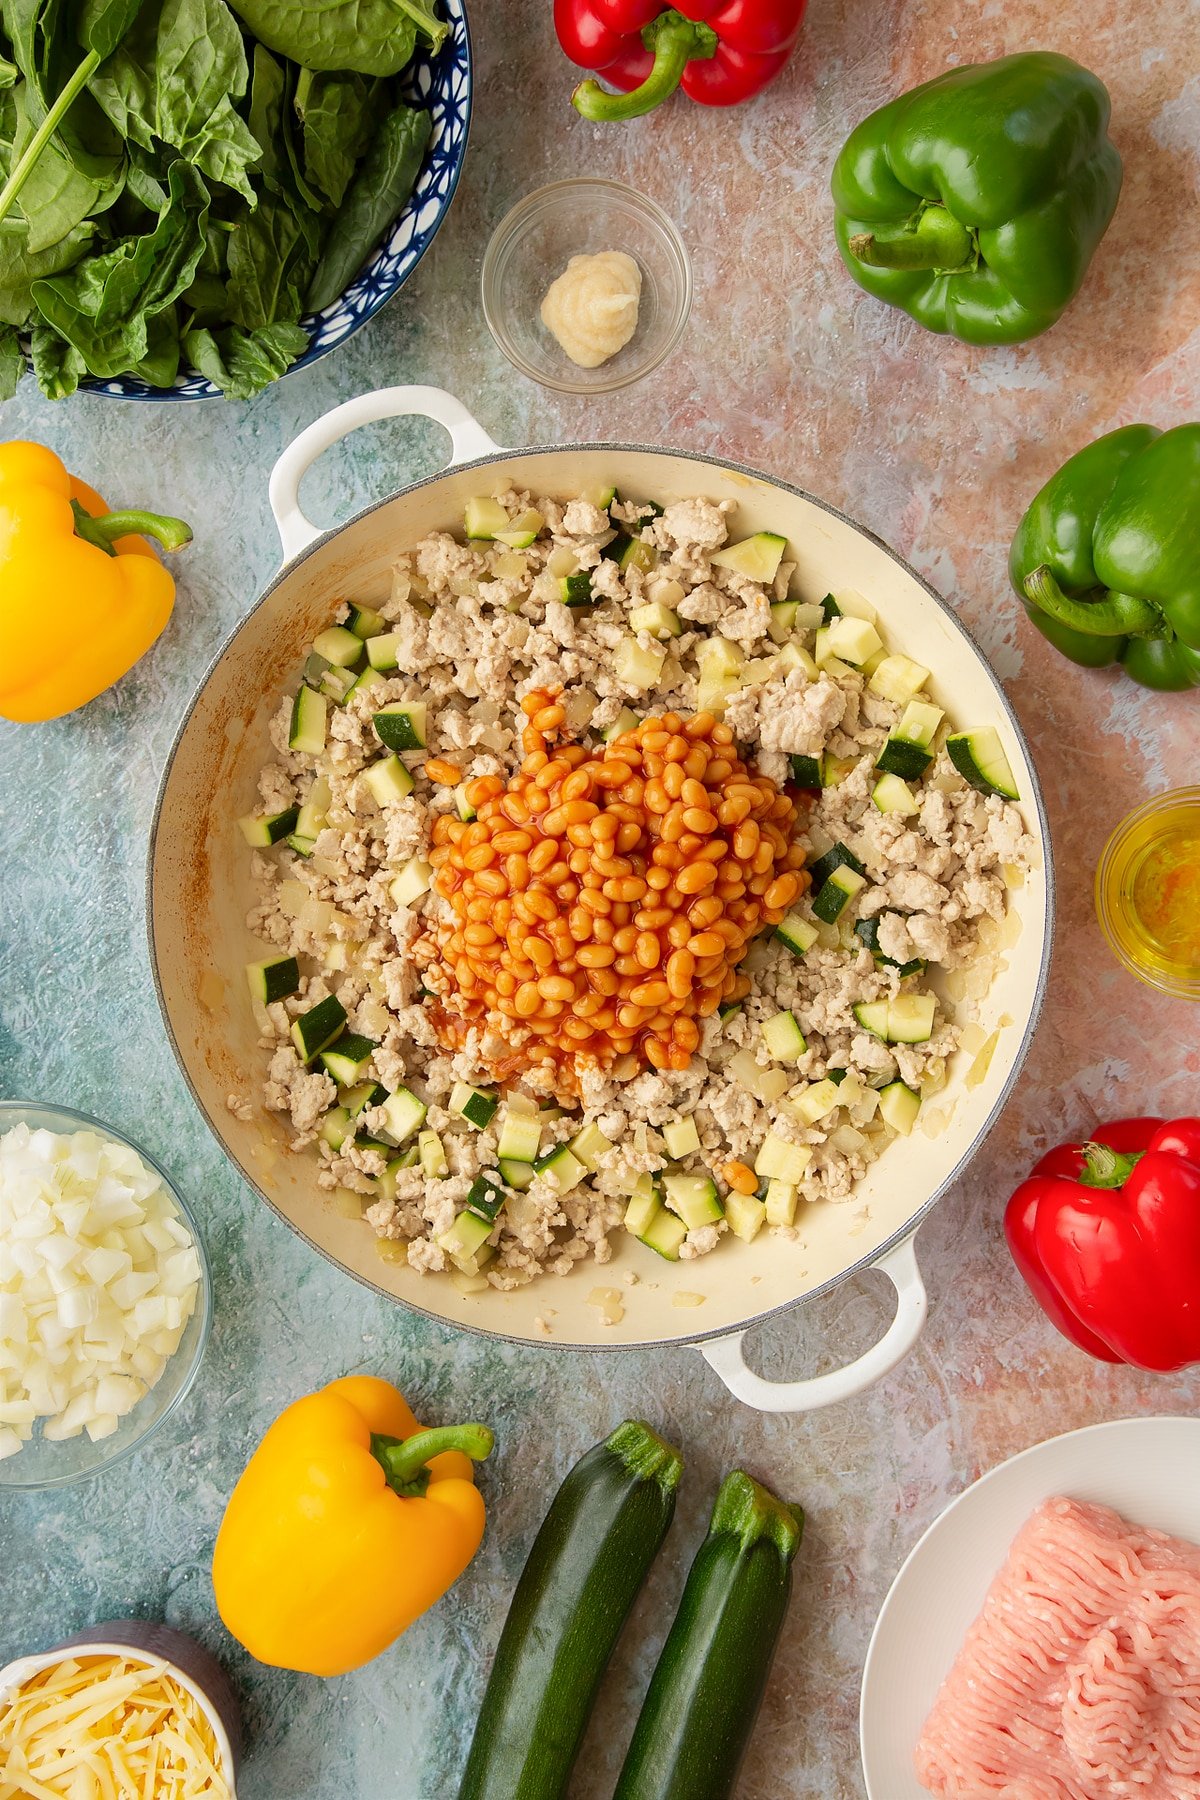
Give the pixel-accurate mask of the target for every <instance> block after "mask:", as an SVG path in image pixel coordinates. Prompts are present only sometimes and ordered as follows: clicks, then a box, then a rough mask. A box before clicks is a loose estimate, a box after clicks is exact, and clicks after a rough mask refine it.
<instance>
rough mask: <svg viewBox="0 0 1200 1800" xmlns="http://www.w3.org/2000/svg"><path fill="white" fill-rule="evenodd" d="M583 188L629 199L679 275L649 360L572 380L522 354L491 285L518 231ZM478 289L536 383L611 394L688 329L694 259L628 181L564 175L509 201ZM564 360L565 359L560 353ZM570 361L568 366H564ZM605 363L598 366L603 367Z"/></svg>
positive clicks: (487, 314)
mask: <svg viewBox="0 0 1200 1800" xmlns="http://www.w3.org/2000/svg"><path fill="white" fill-rule="evenodd" d="M580 191H584V192H587V193H592V194H595V193H597V192H599V193H605V194H609V195H612V196H614V197H616V198H618V199H620V200H622V201H623V202H625V203H626V204H632V206H633V208H634V210H635V211H639V212H641V213H642V214H643V215H644V216H645V217H646V218H647V219H648V220H649V221H650V223H651V224H652V225H654V226H655V227H656V228H657V229H658V231H659V232H660V234H661V235H662V238H663V241H664V243H665V245H666V247H667V250H668V253H669V255H670V257H671V259H672V261H673V262H674V263H675V266H676V269H677V271H678V274H679V278H680V302H679V306H678V308H677V311H676V317H675V319H674V321H673V323H672V325H671V329H670V331H669V332H668V333H667V335H666V338H665V339H664V341H663V343H662V345H661V346H660V347H659V349H658V350H656V351H655V353H654V355H653V356H652V357H650V358H649V359H648V360H646V361H643V362H639V363H636V364H635V365H634V366H633V367H632V368H630V369H626V370H625V371H624V372H623V373H622V374H620V375H617V376H612V377H610V378H609V379H607V380H598V381H597V380H593V381H584V380H580V379H574V378H572V377H571V375H569V374H564V375H561V376H557V375H552V374H549V373H548V372H547V371H546V370H545V369H543V368H541V367H538V366H535V365H534V364H533V363H531V362H529V361H528V360H527V358H526V357H524V356H522V354H521V352H520V350H518V348H517V346H516V344H515V343H514V342H513V339H512V337H511V336H510V334H509V332H508V330H507V329H506V327H505V325H504V321H503V318H502V316H501V314H500V310H499V308H498V306H497V305H496V294H495V285H496V280H497V271H498V268H499V264H500V260H501V256H502V254H503V252H504V251H505V250H506V249H507V247H508V245H509V243H510V242H511V241H512V240H513V239H514V238H515V237H516V236H517V234H518V232H519V231H520V230H521V229H522V228H523V227H524V226H526V225H527V224H528V223H529V222H530V221H531V220H532V219H533V218H535V217H536V216H537V214H538V213H539V212H542V211H547V210H552V209H553V207H554V206H555V205H556V204H557V203H558V201H559V200H561V199H565V198H566V197H567V196H568V195H569V194H571V193H579V192H580ZM480 288H481V295H482V301H483V316H484V319H485V321H486V322H487V327H488V330H489V331H490V332H491V334H492V337H493V338H494V339H495V341H496V343H497V344H498V345H499V347H500V349H501V350H502V351H503V352H504V354H505V356H506V357H507V358H508V360H509V362H510V363H512V365H513V367H514V368H515V369H519V370H520V372H521V374H522V375H526V376H528V378H529V380H530V381H536V382H537V383H538V385H539V386H540V387H546V388H551V389H553V390H555V391H556V392H557V393H560V394H581V395H583V396H585V397H586V396H588V395H591V394H612V393H616V392H617V390H618V389H620V388H623V387H629V386H631V385H632V383H633V382H635V381H641V380H643V379H644V378H645V377H646V376H647V375H649V374H651V373H652V372H653V371H654V370H655V369H657V368H658V366H659V364H660V363H663V362H665V361H666V359H667V357H668V356H670V354H671V352H672V351H673V350H674V349H675V348H676V347H677V345H678V343H679V340H680V338H681V337H682V336H683V334H684V331H685V330H686V328H687V322H688V319H689V318H690V317H691V311H692V259H691V256H690V255H689V254H688V247H687V245H686V243H685V242H684V240H683V235H682V233H681V232H680V230H679V227H678V226H677V225H676V223H675V221H674V219H672V218H671V217H670V215H669V214H668V213H666V212H664V211H663V209H662V207H661V206H660V205H659V204H658V202H657V200H652V199H651V198H650V196H649V195H648V194H642V193H639V191H638V189H637V188H634V187H630V186H629V185H628V183H627V182H624V181H614V180H613V179H612V178H611V177H610V176H608V175H568V176H565V177H564V178H563V179H562V180H561V181H550V182H547V183H546V184H545V185H544V186H543V187H539V188H534V190H533V192H532V193H529V194H526V195H525V196H524V197H523V198H522V199H520V200H518V201H517V202H516V204H515V205H514V206H511V207H510V208H509V210H508V211H507V212H506V213H505V215H504V217H503V218H502V219H501V220H500V223H499V224H498V225H497V226H496V228H495V230H494V231H493V232H492V235H491V237H490V238H489V239H488V244H487V249H486V250H485V251H484V253H483V269H482V272H481V276H480ZM563 360H564V362H566V358H565V357H564V359H563ZM568 366H569V365H568ZM603 366H604V365H603V364H602V365H601V368H603Z"/></svg>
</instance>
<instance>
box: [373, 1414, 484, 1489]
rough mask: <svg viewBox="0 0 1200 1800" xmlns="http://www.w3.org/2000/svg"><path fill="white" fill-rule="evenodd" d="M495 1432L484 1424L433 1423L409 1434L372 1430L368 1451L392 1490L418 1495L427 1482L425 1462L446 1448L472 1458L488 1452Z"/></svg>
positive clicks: (478, 1458) (477, 1457)
mask: <svg viewBox="0 0 1200 1800" xmlns="http://www.w3.org/2000/svg"><path fill="white" fill-rule="evenodd" d="M495 1442H496V1436H495V1433H494V1432H493V1431H490V1430H489V1429H488V1427H487V1426H486V1425H434V1426H431V1427H430V1428H429V1429H428V1430H427V1431H416V1432H414V1433H413V1435H412V1436H411V1437H406V1438H393V1437H384V1436H382V1435H381V1434H380V1433H378V1432H372V1433H371V1455H372V1456H373V1457H374V1458H375V1460H376V1462H377V1463H378V1464H379V1466H380V1468H381V1469H382V1470H383V1472H384V1475H385V1476H386V1477H387V1484H388V1486H389V1487H390V1488H391V1490H392V1492H393V1493H394V1494H399V1495H401V1497H402V1498H404V1499H419V1498H420V1496H421V1495H422V1494H423V1493H425V1491H426V1489H427V1488H428V1486H429V1469H428V1466H427V1465H428V1464H429V1463H430V1462H432V1460H433V1458H434V1457H435V1456H442V1455H444V1454H445V1452H446V1451H447V1450H461V1451H462V1453H463V1455H464V1456H469V1457H470V1458H471V1460H472V1462H483V1461H484V1460H485V1458H487V1457H488V1456H490V1455H491V1453H492V1446H493V1445H494V1443H495Z"/></svg>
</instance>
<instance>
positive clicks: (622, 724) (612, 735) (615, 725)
mask: <svg viewBox="0 0 1200 1800" xmlns="http://www.w3.org/2000/svg"><path fill="white" fill-rule="evenodd" d="M640 724H641V720H640V719H639V718H638V716H637V714H636V713H635V712H631V711H630V709H629V707H627V706H623V707H622V708H621V710H620V712H619V713H618V714H617V716H616V718H615V719H614V720H613V722H612V724H611V725H606V726H605V727H604V730H603V731H602V732H601V733H600V737H601V740H602V742H604V743H606V744H614V743H615V742H616V741H617V739H618V738H619V737H624V736H625V733H626V732H627V731H636V730H637V728H638V726H639V725H640Z"/></svg>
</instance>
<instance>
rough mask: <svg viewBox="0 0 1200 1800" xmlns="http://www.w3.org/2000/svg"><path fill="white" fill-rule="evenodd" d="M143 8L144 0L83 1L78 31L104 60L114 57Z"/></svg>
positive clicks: (80, 38) (84, 43)
mask: <svg viewBox="0 0 1200 1800" xmlns="http://www.w3.org/2000/svg"><path fill="white" fill-rule="evenodd" d="M141 10H142V0H83V5H82V6H81V7H80V9H79V21H78V24H77V26H76V32H77V35H78V38H79V42H80V43H81V44H82V46H83V48H84V49H85V50H94V51H95V53H96V55H97V56H98V57H99V58H100V60H101V62H103V61H104V59H105V57H106V56H111V55H112V53H113V51H114V50H115V49H116V47H117V45H118V44H119V43H120V42H121V40H122V38H123V37H124V36H125V34H126V32H127V31H128V30H129V28H130V26H131V25H132V24H133V21H134V20H135V19H136V18H137V16H138V14H139V12H141Z"/></svg>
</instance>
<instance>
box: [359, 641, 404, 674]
mask: <svg viewBox="0 0 1200 1800" xmlns="http://www.w3.org/2000/svg"><path fill="white" fill-rule="evenodd" d="M399 660H400V639H399V637H398V636H397V634H396V633H395V632H394V631H388V632H385V633H384V634H383V636H382V637H373V638H368V640H367V661H368V663H369V664H370V666H371V667H372V668H373V669H380V670H388V669H394V668H395V667H396V666H397V664H398V662H399Z"/></svg>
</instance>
